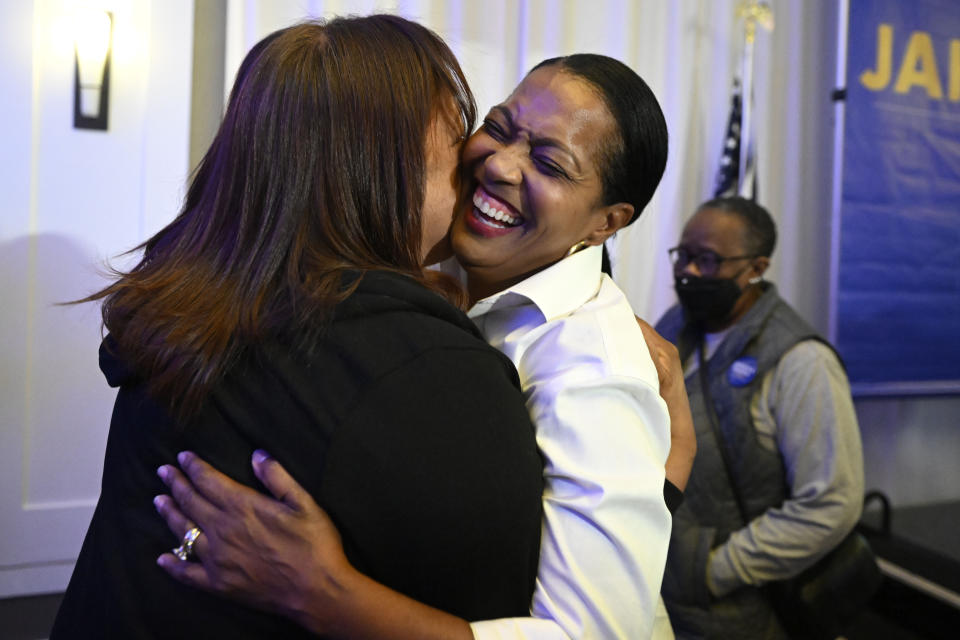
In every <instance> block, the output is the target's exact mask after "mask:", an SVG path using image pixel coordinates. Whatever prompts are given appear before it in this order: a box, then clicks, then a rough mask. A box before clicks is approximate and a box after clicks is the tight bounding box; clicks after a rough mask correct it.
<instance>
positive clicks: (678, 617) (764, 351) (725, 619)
mask: <svg viewBox="0 0 960 640" xmlns="http://www.w3.org/2000/svg"><path fill="white" fill-rule="evenodd" d="M764 286H765V290H764V293H763V295H762V296H761V297H760V298H759V299H758V300H757V302H756V303H755V304H754V305H753V307H751V308H750V310H749V311H747V313H746V314H745V315H744V316H743V318H741V319H740V320H739V322H737V324H735V325H734V326H733V328H732V329H731V330H730V332H729V333H728V334H727V337H726V338H725V339H724V341H723V342H722V343H721V345H720V347H719V348H718V349H717V351H716V352H715V353H714V354H713V356H712V357H711V358H710V360H708V361H707V362H706V363H705V364H704V371H705V372H706V374H707V382H708V389H709V393H710V397H711V398H712V400H713V406H714V408H715V410H716V416H717V423H718V426H719V429H720V432H721V433H722V438H723V443H718V442H717V437H716V435H715V433H714V430H713V428H712V427H711V422H710V416H709V414H708V412H707V405H706V403H705V398H704V394H703V392H702V388H701V377H700V372H699V371H694V372H693V374H691V375H690V376H689V377H688V378H687V380H686V387H687V394H688V396H689V397H690V409H691V411H692V413H693V423H694V428H695V430H696V435H697V456H696V460H695V461H694V465H693V471H692V472H691V474H690V480H689V482H688V483H687V488H686V491H685V492H684V494H685V499H684V503H683V504H682V505H681V507H680V509H679V510H678V511H677V514H676V515H675V516H674V523H673V532H672V535H671V541H670V551H669V554H668V558H667V572H666V575H665V577H664V584H663V595H664V600H665V601H666V604H667V608H668V610H669V612H670V618H671V622H672V623H673V625H674V631H675V632H676V634H677V637H679V638H738V639H743V640H750V639H753V638H765V639H766V638H769V639H773V638H785V637H786V635H785V634H784V632H783V630H782V629H781V628H780V625H779V624H778V622H777V620H776V617H775V616H774V614H773V611H772V610H771V609H770V607H769V605H768V604H767V601H766V599H765V598H764V597H763V595H762V594H761V593H760V591H759V590H758V589H755V588H745V589H740V590H738V591H736V592H734V593H732V594H730V595H728V596H725V597H724V598H721V599H719V600H715V599H713V598H711V597H710V596H709V594H708V593H707V592H706V585H705V576H706V559H707V558H706V556H707V554H708V553H709V551H710V549H712V548H713V547H715V546H717V545H719V544H721V543H722V542H723V541H725V540H726V539H727V538H728V537H729V536H730V534H731V533H732V532H734V531H736V530H738V529H740V528H742V527H743V526H744V521H743V518H742V516H741V513H740V509H739V508H738V505H737V501H736V498H735V495H734V492H733V488H732V487H731V486H730V482H729V481H728V477H729V476H728V474H727V472H726V470H725V468H724V461H723V458H722V455H721V452H720V449H719V446H724V447H725V450H726V452H727V457H728V460H729V461H730V464H731V467H732V468H731V469H730V473H731V474H732V476H733V479H734V482H735V483H736V485H737V487H738V489H739V492H740V497H741V499H742V501H743V506H744V508H745V510H746V516H747V519H748V520H753V519H754V518H756V517H758V516H760V515H762V514H763V513H764V512H765V511H766V510H767V509H769V508H771V507H777V506H779V505H780V504H781V503H782V502H783V500H784V499H785V498H786V497H787V495H788V492H789V487H788V486H787V483H786V471H785V469H784V465H783V459H782V458H781V456H780V454H779V452H777V451H770V450H769V449H766V448H764V447H763V446H761V445H760V443H759V440H758V439H757V432H756V429H755V428H754V425H753V420H752V418H751V415H750V400H751V398H752V397H753V395H754V394H755V393H756V392H757V391H758V389H759V387H760V383H761V381H762V380H763V377H764V375H765V374H766V373H767V372H768V371H769V370H770V369H771V368H772V367H774V366H775V365H776V363H777V362H778V361H779V360H780V358H781V356H783V354H784V353H785V352H786V351H787V350H789V349H790V348H791V347H793V346H794V345H796V344H797V343H799V342H801V341H803V340H820V341H823V338H821V337H820V336H819V334H818V333H817V332H816V331H815V330H814V329H813V328H812V327H810V325H809V324H807V322H806V321H804V320H803V318H801V317H800V316H799V315H798V314H797V313H796V312H795V311H794V310H793V309H791V308H790V306H789V305H787V304H786V303H785V302H784V301H783V300H781V299H780V297H779V296H778V295H777V290H776V287H774V286H773V285H772V284H769V283H766V284H765V285H764ZM656 329H657V331H658V332H660V334H661V335H663V337H664V338H666V339H667V340H670V341H671V342H673V343H674V344H676V345H677V348H678V349H679V351H680V356H681V359H685V358H686V357H687V356H689V355H690V354H691V353H693V351H694V350H695V348H696V347H697V346H698V345H699V342H700V339H701V336H700V335H699V333H698V332H697V331H696V329H695V328H694V327H691V326H689V325H687V323H686V320H685V318H684V314H683V309H682V308H681V307H680V306H679V305H676V306H674V307H673V308H671V309H670V310H669V311H667V313H666V314H665V315H664V316H663V318H661V319H660V321H659V322H658V323H657V326H656ZM824 342H825V341H824Z"/></svg>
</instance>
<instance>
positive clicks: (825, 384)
mask: <svg viewBox="0 0 960 640" xmlns="http://www.w3.org/2000/svg"><path fill="white" fill-rule="evenodd" d="M768 378H769V380H764V387H766V389H765V390H764V392H765V393H766V394H767V403H766V409H767V410H768V411H769V414H770V416H771V417H772V420H773V421H774V422H775V423H776V432H775V434H774V435H775V440H776V445H777V447H778V449H779V450H780V453H781V455H782V456H783V461H784V465H785V467H786V474H787V485H788V486H789V487H790V493H791V495H790V496H789V497H788V498H787V500H785V501H784V503H783V504H782V505H781V506H780V507H779V508H775V509H768V510H767V511H766V513H764V515H762V516H760V517H759V518H756V519H754V520H753V521H752V522H751V523H750V524H749V526H747V527H744V528H743V529H740V530H739V531H735V532H734V533H733V534H732V535H731V536H730V538H729V539H728V540H727V541H726V542H725V543H724V544H722V545H720V546H719V547H717V548H716V549H714V550H713V551H711V553H710V558H709V561H708V566H707V584H708V587H709V589H710V591H711V592H712V593H713V595H715V596H717V597H721V596H723V595H726V594H727V593H730V592H731V591H733V590H735V589H737V588H739V587H741V586H743V585H745V584H750V585H760V584H764V583H766V582H769V581H772V580H782V579H785V578H790V577H793V576H795V575H797V574H798V573H800V572H801V571H803V570H804V569H806V568H807V567H809V566H811V565H812V564H813V563H814V562H816V561H817V560H818V559H820V558H821V557H822V556H823V555H824V554H826V553H827V552H828V551H829V550H830V549H832V548H833V547H834V546H835V545H836V544H837V543H838V542H840V540H842V539H843V537H844V536H845V535H846V534H847V533H848V532H850V530H852V529H853V527H854V526H855V525H856V523H857V520H858V519H859V518H860V512H861V510H862V507H863V490H864V489H863V486H864V481H863V452H862V448H861V442H860V430H859V427H858V426H857V417H856V413H855V412H854V408H853V399H852V398H851V395H850V385H849V383H848V382H847V377H846V374H845V373H844V371H843V367H842V366H841V365H840V362H839V361H838V360H837V357H836V356H835V355H834V353H833V351H831V350H830V349H829V348H828V347H827V346H825V345H824V344H822V343H820V342H818V341H814V340H810V341H805V342H801V343H799V344H798V345H796V346H794V347H793V348H792V349H790V350H789V351H787V352H786V353H785V354H784V355H783V357H782V358H781V359H780V362H779V363H777V366H776V367H775V368H774V369H773V370H772V371H771V372H770V374H768Z"/></svg>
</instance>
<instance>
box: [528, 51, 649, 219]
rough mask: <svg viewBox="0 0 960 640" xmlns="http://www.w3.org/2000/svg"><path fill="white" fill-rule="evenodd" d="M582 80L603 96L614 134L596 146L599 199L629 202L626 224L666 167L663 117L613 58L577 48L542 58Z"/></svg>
mask: <svg viewBox="0 0 960 640" xmlns="http://www.w3.org/2000/svg"><path fill="white" fill-rule="evenodd" d="M552 66H556V67H560V69H562V70H563V71H565V72H567V73H570V74H572V75H574V76H577V77H578V78H580V79H582V80H584V81H586V82H587V83H588V84H589V85H590V86H591V87H592V88H593V89H594V90H595V91H596V92H597V93H598V94H599V95H600V97H601V98H602V99H603V101H604V103H605V104H606V106H607V109H609V111H610V114H611V115H612V116H613V119H614V121H615V122H616V124H617V133H618V136H617V137H615V138H613V139H611V140H608V141H606V143H604V144H603V145H602V147H601V152H600V153H601V158H600V163H599V164H600V171H601V175H602V179H603V204H615V203H617V202H626V203H628V204H631V205H633V218H631V219H630V222H631V223H632V222H633V221H634V220H636V219H637V218H638V217H639V216H640V212H641V211H643V209H644V207H646V206H647V203H649V202H650V199H651V198H652V197H653V192H654V191H656V189H657V185H658V184H660V179H661V178H662V177H663V172H664V169H665V168H666V166H667V122H666V120H665V119H664V117H663V111H662V110H661V109H660V103H659V102H657V98H656V96H654V95H653V91H651V90H650V87H648V86H647V83H646V82H644V81H643V79H642V78H641V77H640V76H638V75H637V74H636V72H635V71H634V70H633V69H631V68H630V67H628V66H627V65H625V64H623V63H622V62H620V61H619V60H616V59H614V58H611V57H609V56H604V55H599V54H594V53H577V54H573V55H569V56H563V57H560V58H550V59H548V60H544V61H543V62H541V63H540V64H538V65H537V66H535V67H534V68H533V69H532V70H531V71H535V70H537V69H540V68H541V67H552Z"/></svg>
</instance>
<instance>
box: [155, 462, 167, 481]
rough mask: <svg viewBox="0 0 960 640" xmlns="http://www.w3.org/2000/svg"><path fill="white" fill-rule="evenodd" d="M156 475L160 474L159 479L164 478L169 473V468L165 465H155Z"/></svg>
mask: <svg viewBox="0 0 960 640" xmlns="http://www.w3.org/2000/svg"><path fill="white" fill-rule="evenodd" d="M157 475H158V476H160V479H161V480H166V479H167V476H168V475H170V470H169V469H167V465H163V466H162V467H157Z"/></svg>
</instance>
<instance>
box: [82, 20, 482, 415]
mask: <svg viewBox="0 0 960 640" xmlns="http://www.w3.org/2000/svg"><path fill="white" fill-rule="evenodd" d="M437 116H440V117H443V118H445V120H446V121H447V122H449V123H450V125H451V127H452V128H453V130H454V134H455V136H456V137H459V136H462V135H464V134H465V133H468V132H469V131H471V130H472V128H473V124H474V120H475V117H476V107H475V104H474V100H473V96H472V94H471V93H470V89H469V87H468V85H467V82H466V79H465V78H464V76H463V73H462V71H461V69H460V66H459V65H458V63H457V60H456V58H455V57H454V56H453V54H452V53H451V51H450V50H449V48H448V47H447V46H446V44H444V42H443V41H442V40H441V39H440V38H439V37H438V36H437V35H436V34H434V33H433V32H431V31H430V30H428V29H426V28H425V27H423V26H421V25H418V24H416V23H413V22H410V21H408V20H405V19H403V18H400V17H397V16H391V15H373V16H367V17H350V18H338V19H334V20H331V21H329V22H319V21H311V22H304V23H301V24H297V25H295V26H292V27H289V28H286V29H282V30H280V31H277V32H275V33H272V34H270V35H269V36H267V37H266V38H264V39H263V40H262V41H261V42H259V43H258V44H257V45H256V46H255V47H253V49H251V51H250V52H249V53H248V54H247V56H246V58H245V59H244V61H243V63H242V65H241V67H240V70H239V72H238V74H237V78H236V81H235V83H234V86H233V89H232V91H231V93H230V100H229V103H228V106H227V109H226V113H225V115H224V118H223V121H222V123H221V125H220V129H219V131H218V132H217V135H216V137H215V139H214V141H213V143H212V144H211V146H210V149H209V150H208V151H207V153H206V155H205V156H204V158H203V160H202V161H201V163H200V164H199V166H198V167H197V169H196V171H195V173H194V176H193V179H192V182H191V185H190V187H189V190H188V192H187V197H186V200H185V203H184V206H183V208H182V210H181V212H180V214H179V215H178V216H177V218H176V219H175V220H174V221H173V222H171V223H170V224H169V225H168V226H167V227H165V228H164V229H162V230H161V231H160V232H158V233H157V234H156V235H155V236H153V237H152V238H150V239H149V240H147V241H146V242H145V243H144V244H143V245H141V246H140V247H137V249H143V257H142V259H141V260H140V262H139V263H138V264H137V265H136V266H135V267H134V268H133V269H132V270H130V271H129V272H125V273H124V272H114V275H115V277H116V278H117V279H116V280H115V282H113V284H111V285H110V286H108V287H106V288H105V289H103V290H101V291H99V292H98V293H96V294H93V295H92V296H89V297H88V298H86V299H85V300H87V301H89V300H97V299H103V306H102V314H103V322H104V325H105V327H106V328H107V330H109V332H110V334H111V337H112V341H113V343H114V344H115V345H116V348H118V349H119V352H120V355H121V356H122V357H123V359H124V361H125V362H127V363H128V364H129V365H130V366H132V367H133V368H134V370H135V371H136V373H137V374H138V375H139V376H140V377H141V378H142V379H144V380H145V381H146V383H147V385H148V387H149V389H150V391H151V392H152V393H153V394H154V395H155V396H157V397H158V398H160V399H161V400H164V401H166V403H167V404H168V406H169V407H170V408H171V409H172V410H173V412H174V414H175V415H176V416H177V417H179V418H186V417H188V416H189V414H191V413H193V412H195V410H196V409H198V408H199V406H200V404H201V403H202V401H203V399H204V398H205V397H206V395H207V393H208V392H209V390H210V387H211V385H212V384H213V383H214V382H216V381H217V380H218V379H219V378H220V377H221V376H222V375H223V374H224V372H225V371H226V370H227V369H228V368H229V366H230V365H231V363H232V362H234V361H235V360H236V358H237V357H238V356H239V355H240V354H241V353H242V352H243V351H244V349H245V348H246V347H247V346H249V345H250V344H252V343H254V342H256V341H259V340H261V339H263V338H264V337H267V336H270V335H287V336H295V338H294V340H295V344H294V345H293V347H294V348H297V349H300V348H309V345H310V344H312V343H313V341H314V340H315V339H316V337H317V335H318V332H319V331H321V330H322V327H323V325H324V322H325V321H326V320H327V319H328V318H329V316H330V312H331V310H332V309H333V307H334V306H335V305H336V304H337V303H338V302H340V301H342V300H343V299H344V298H346V297H347V296H348V295H349V294H350V293H351V292H352V290H353V289H354V288H355V287H356V285H357V283H358V281H359V279H358V277H357V275H358V274H362V273H363V272H364V271H367V270H388V271H394V272H398V273H401V274H405V275H407V276H409V277H411V278H413V279H414V280H417V281H419V282H421V283H423V284H425V285H426V286H429V287H432V288H434V289H435V290H437V291H438V292H446V293H451V295H452V292H454V290H455V286H454V285H453V284H452V281H450V280H443V278H442V277H441V276H440V275H439V274H437V273H435V272H428V271H426V270H425V269H424V268H423V265H422V264H421V255H420V252H421V236H422V234H421V208H422V206H423V202H424V190H425V175H426V166H425V165H426V158H425V153H426V152H425V143H426V137H427V132H428V130H429V127H430V124H431V122H432V121H433V119H434V118H435V117H437ZM137 249H135V250H137Z"/></svg>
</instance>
